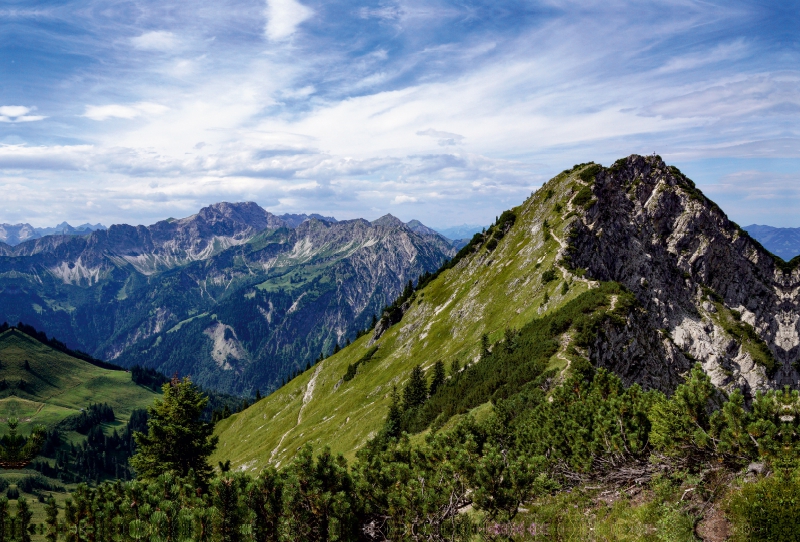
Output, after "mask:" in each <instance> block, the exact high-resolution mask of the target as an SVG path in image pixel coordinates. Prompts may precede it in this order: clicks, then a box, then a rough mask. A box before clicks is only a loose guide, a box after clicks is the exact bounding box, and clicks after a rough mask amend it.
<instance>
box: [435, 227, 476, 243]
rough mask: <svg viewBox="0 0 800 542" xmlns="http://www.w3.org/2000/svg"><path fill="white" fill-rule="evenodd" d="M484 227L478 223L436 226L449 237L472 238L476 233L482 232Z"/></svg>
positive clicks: (454, 238) (437, 229)
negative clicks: (444, 226)
mask: <svg viewBox="0 0 800 542" xmlns="http://www.w3.org/2000/svg"><path fill="white" fill-rule="evenodd" d="M483 229H484V227H483V226H480V225H478V224H461V225H460V226H449V227H447V228H436V231H438V232H439V233H441V234H442V235H444V236H445V237H447V238H448V239H453V240H456V239H471V238H472V236H473V235H475V234H476V233H480V231H481V230H483Z"/></svg>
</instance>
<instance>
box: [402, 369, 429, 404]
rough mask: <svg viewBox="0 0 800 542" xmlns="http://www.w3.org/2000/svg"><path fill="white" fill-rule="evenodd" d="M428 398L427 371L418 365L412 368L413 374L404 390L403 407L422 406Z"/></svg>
mask: <svg viewBox="0 0 800 542" xmlns="http://www.w3.org/2000/svg"><path fill="white" fill-rule="evenodd" d="M427 398H428V384H427V383H426V382H425V373H424V372H423V370H422V366H420V365H417V366H415V367H414V368H413V369H411V375H410V376H409V378H408V382H407V383H406V387H405V389H404V390H403V409H404V410H410V409H412V408H416V407H418V406H421V405H422V404H423V403H424V402H425V400H426V399H427Z"/></svg>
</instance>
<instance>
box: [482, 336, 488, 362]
mask: <svg viewBox="0 0 800 542" xmlns="http://www.w3.org/2000/svg"><path fill="white" fill-rule="evenodd" d="M488 357H489V336H488V335H487V334H486V333H484V334H483V335H482V336H481V359H482V360H483V359H486V358H488Z"/></svg>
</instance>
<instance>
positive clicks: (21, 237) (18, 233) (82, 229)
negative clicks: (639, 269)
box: [0, 222, 106, 246]
mask: <svg viewBox="0 0 800 542" xmlns="http://www.w3.org/2000/svg"><path fill="white" fill-rule="evenodd" d="M104 229H106V227H105V226H103V225H102V224H89V223H86V224H81V225H80V226H77V227H74V228H73V227H72V226H70V225H69V224H68V223H66V222H62V223H61V224H59V225H58V226H55V227H53V228H34V227H33V226H31V225H30V224H0V242H3V243H5V244H7V245H11V246H16V245H18V244H20V243H22V242H24V241H30V240H31V239H40V238H42V237H45V236H47V235H89V234H90V233H92V232H93V231H96V230H104Z"/></svg>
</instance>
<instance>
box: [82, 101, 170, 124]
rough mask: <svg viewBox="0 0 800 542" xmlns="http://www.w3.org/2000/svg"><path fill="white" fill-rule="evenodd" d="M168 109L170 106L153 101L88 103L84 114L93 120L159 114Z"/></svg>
mask: <svg viewBox="0 0 800 542" xmlns="http://www.w3.org/2000/svg"><path fill="white" fill-rule="evenodd" d="M168 110H169V108H168V107H167V106H165V105H161V104H156V103H151V102H139V103H137V104H132V105H120V104H110V105H87V106H86V112H85V113H84V114H83V116H84V117H86V118H89V119H92V120H107V119H112V118H114V119H134V118H136V117H138V116H140V115H142V114H149V115H158V114H161V113H164V112H166V111H168Z"/></svg>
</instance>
